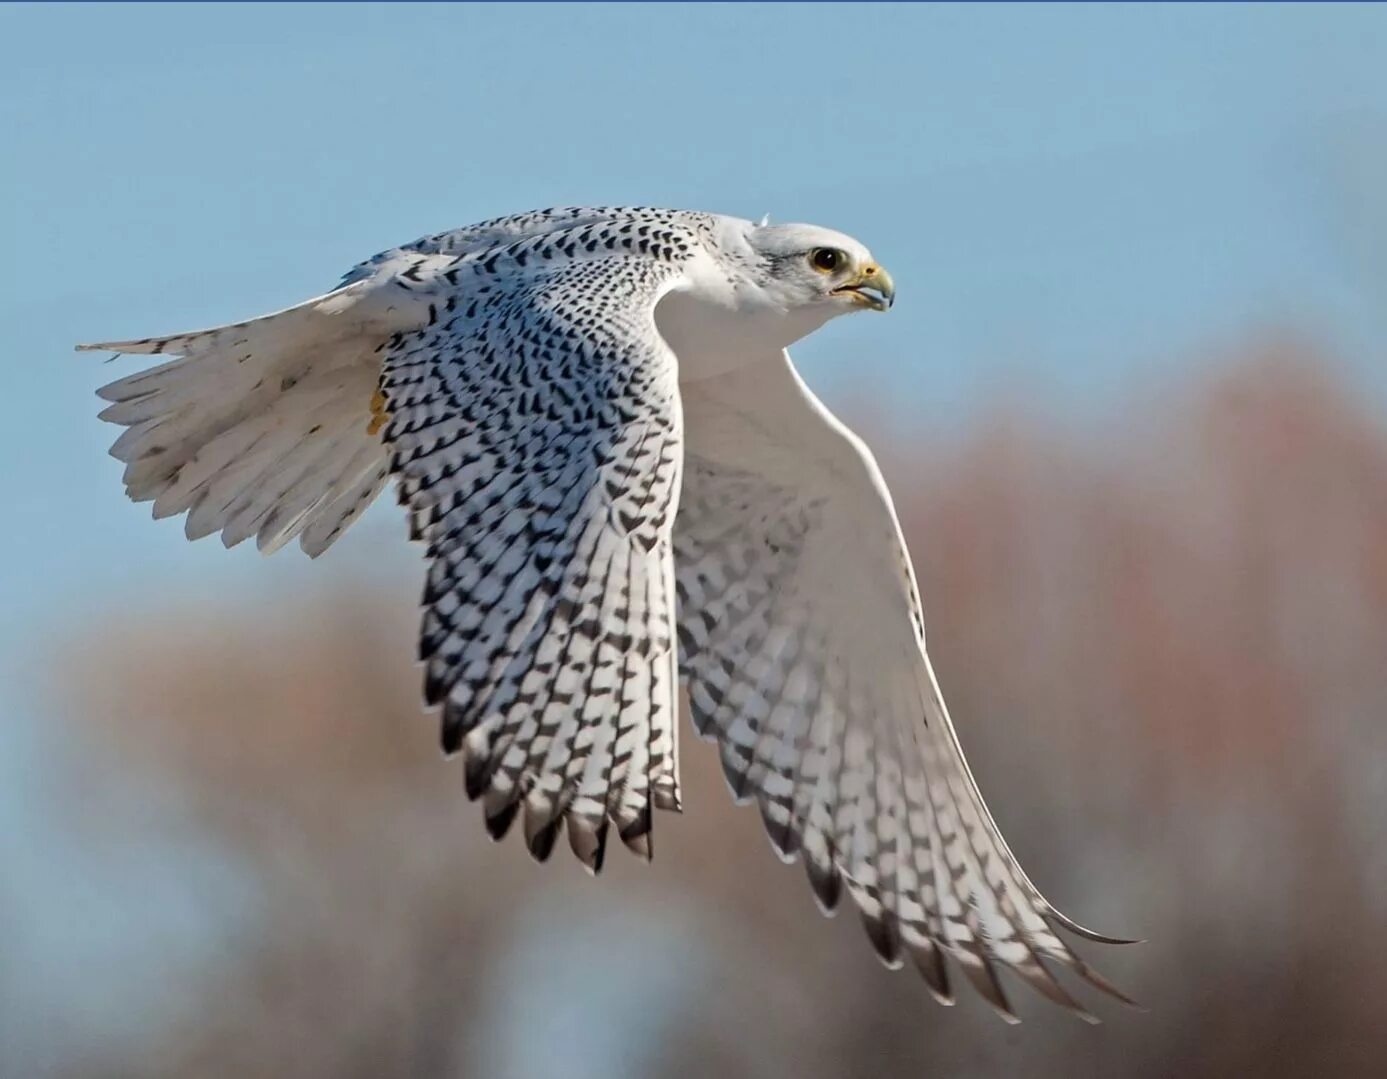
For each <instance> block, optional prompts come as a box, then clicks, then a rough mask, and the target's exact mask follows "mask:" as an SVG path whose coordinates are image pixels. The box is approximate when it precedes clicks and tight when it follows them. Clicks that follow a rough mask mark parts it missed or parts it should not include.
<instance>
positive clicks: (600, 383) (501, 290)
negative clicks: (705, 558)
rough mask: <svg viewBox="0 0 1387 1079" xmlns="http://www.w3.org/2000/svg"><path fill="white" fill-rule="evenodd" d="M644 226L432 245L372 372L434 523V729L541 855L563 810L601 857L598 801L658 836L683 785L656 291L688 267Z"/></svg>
mask: <svg viewBox="0 0 1387 1079" xmlns="http://www.w3.org/2000/svg"><path fill="white" fill-rule="evenodd" d="M608 240H610V241H611V242H610V243H608V242H607V241H608ZM646 243H647V241H646V240H645V239H644V238H643V236H642V235H638V234H636V233H635V232H634V231H633V230H630V229H627V230H626V232H625V233H618V232H617V230H616V228H615V226H613V227H611V228H609V229H607V230H606V231H605V232H603V231H602V226H594V225H592V224H591V223H580V224H579V225H576V226H574V227H572V228H570V229H567V230H559V231H555V232H550V233H547V234H544V235H538V236H535V237H532V238H524V237H522V238H521V239H520V240H518V241H516V242H514V243H512V244H510V245H508V246H506V247H504V248H498V249H496V250H495V251H492V252H490V253H483V254H481V255H476V256H468V257H465V258H463V259H462V260H461V261H460V262H458V263H457V264H455V265H454V264H451V263H448V262H446V261H445V263H444V264H445V265H450V266H451V268H450V269H448V270H447V271H446V272H444V273H443V274H442V275H441V277H439V276H432V277H425V278H423V279H421V280H420V281H419V282H418V286H417V287H418V289H419V291H420V293H421V294H427V295H429V297H430V300H429V303H430V307H429V311H430V315H429V319H428V324H427V325H425V326H423V327H422V328H419V329H417V330H414V331H412V332H408V333H401V334H396V335H395V336H393V337H392V338H391V339H390V340H389V342H388V344H387V346H386V348H385V351H384V357H383V358H384V368H383V374H382V378H381V392H382V394H383V397H384V412H385V414H386V415H387V416H388V421H387V423H386V425H385V426H384V428H383V431H382V435H383V437H384V439H385V442H386V444H387V446H388V447H389V451H390V468H391V470H392V472H393V473H394V474H395V475H396V476H397V478H398V481H399V482H398V490H399V495H400V500H401V502H402V503H404V504H405V505H407V506H408V508H409V510H410V519H411V531H412V533H413V535H414V536H415V538H417V539H421V540H423V541H424V542H426V543H427V545H428V559H429V568H428V578H427V583H426V587H425V594H424V604H425V613H424V619H423V627H422V634H421V642H420V658H421V659H422V660H423V661H424V663H425V665H426V682H425V696H426V699H427V700H428V702H429V703H430V704H439V705H441V706H442V710H443V745H444V748H445V749H446V750H448V751H449V752H458V751H460V752H461V753H462V755H463V758H464V762H465V773H466V781H467V790H468V793H469V795H470V796H472V797H474V798H480V799H481V800H482V803H483V806H484V809H485V813H486V817H487V826H488V828H489V830H490V831H491V833H492V835H493V836H495V837H497V838H499V837H500V836H501V835H503V834H505V832H506V831H507V830H508V828H509V827H510V825H511V823H512V821H513V820H514V819H515V818H516V816H517V815H518V814H520V813H521V812H522V810H523V819H524V831H525V837H526V841H527V843H528V844H529V847H530V849H531V851H532V852H533V853H534V854H535V855H536V857H539V858H544V857H547V856H548V854H549V852H550V850H551V849H552V847H553V845H554V842H555V839H556V837H557V835H558V832H559V831H560V830H561V829H562V826H563V825H564V824H565V823H566V824H567V827H568V835H569V841H570V844H571V846H572V847H573V850H574V852H575V853H576V854H577V855H578V856H579V857H580V858H581V859H582V860H583V862H584V863H585V864H586V865H588V866H589V867H590V868H592V869H593V870H596V869H597V868H599V867H600V865H601V861H602V858H603V852H604V850H605V843H606V836H607V824H608V822H609V821H614V822H615V823H616V826H617V831H618V833H619V835H620V837H621V839H622V840H623V841H624V842H625V843H626V844H627V845H628V846H629V847H631V848H632V849H634V850H636V851H637V852H638V853H641V854H643V855H645V856H646V857H648V856H649V854H650V837H649V831H650V824H651V806H652V804H654V805H655V806H657V807H660V808H677V806H678V799H679V794H678V785H677V780H676V762H675V749H676V747H675V729H674V719H675V714H676V712H675V692H676V685H677V669H676V657H675V651H674V625H673V622H674V580H673V563H672V552H671V539H670V531H671V528H672V525H673V519H674V510H675V505H674V500H675V498H676V497H677V489H678V482H679V470H680V465H681V461H682V445H681V426H680V412H679V401H678V385H677V373H676V365H675V360H674V357H673V354H672V353H671V352H670V351H669V349H668V347H667V346H666V345H665V344H664V343H663V341H662V340H661V339H660V337H659V335H658V334H657V333H656V332H655V324H654V307H655V304H656V302H657V301H658V300H659V298H660V296H661V295H663V293H664V292H665V291H666V290H668V289H669V288H670V287H673V285H674V284H675V283H677V281H678V280H679V276H680V273H681V270H680V269H679V267H678V265H677V264H676V262H675V261H674V260H673V258H672V252H667V253H666V255H665V256H663V257H649V256H648V255H647V254H646V253H645V247H646ZM433 257H434V258H438V257H439V256H433Z"/></svg>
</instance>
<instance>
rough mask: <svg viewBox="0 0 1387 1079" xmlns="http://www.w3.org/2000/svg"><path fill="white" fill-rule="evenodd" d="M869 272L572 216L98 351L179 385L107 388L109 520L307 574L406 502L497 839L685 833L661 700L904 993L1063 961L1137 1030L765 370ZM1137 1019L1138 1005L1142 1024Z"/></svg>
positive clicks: (599, 849) (795, 230)
mask: <svg viewBox="0 0 1387 1079" xmlns="http://www.w3.org/2000/svg"><path fill="white" fill-rule="evenodd" d="M894 296H895V286H894V284H893V282H892V280H891V277H890V275H889V274H888V273H887V272H886V270H884V269H883V268H882V267H881V266H879V265H878V264H877V262H876V261H875V260H874V259H873V258H872V255H871V253H870V252H869V251H868V250H867V249H866V248H865V247H864V246H862V244H860V243H858V242H857V241H855V240H853V239H852V238H850V237H848V236H845V235H843V234H841V233H838V232H834V231H831V230H829V229H824V228H819V227H815V226H808V225H778V224H776V225H773V224H768V223H766V222H764V221H763V222H761V223H753V222H751V221H744V220H741V219H738V218H733V217H725V216H720V215H714V214H706V213H695V212H690V211H680V210H660V209H648V208H581V209H579V208H571V209H558V210H544V211H537V212H532V213H523V214H518V215H516V216H512V217H505V218H500V219H498V220H494V221H489V222H486V223H483V224H480V225H475V226H472V227H469V228H463V229H457V230H454V231H451V232H443V233H439V234H437V235H434V236H428V237H425V238H423V239H421V240H419V241H417V242H415V243H411V244H407V245H405V246H403V247H397V248H393V249H391V250H389V251H385V252H383V253H381V254H379V255H377V256H375V257H374V258H372V259H370V260H368V261H366V262H363V263H361V264H360V265H359V266H357V267H356V268H354V269H353V270H352V271H351V272H350V273H348V274H347V275H346V277H345V278H344V279H343V280H342V282H341V284H340V285H338V287H337V288H335V289H334V290H333V291H331V292H328V293H327V294H325V295H323V296H318V297H316V298H314V299H311V300H308V301H306V302H304V303H301V304H298V305H297V306H294V307H290V308H287V309H285V310H283V311H279V312H276V313H274V314H270V315H265V316H263V317H261V318H256V319H251V320H250V321H248V322H239V323H234V324H231V325H227V326H220V327H216V328H214V329H208V330H201V331H197V332H193V333H184V334H176V335H173V336H169V337H154V338H145V339H141V340H133V341H113V342H106V343H102V344H93V345H81V346H79V348H82V349H102V350H109V351H115V352H119V353H140V354H155V355H162V356H168V357H171V358H170V359H168V360H167V361H165V362H163V363H161V364H160V365H159V366H156V367H153V368H150V369H148V370H145V371H141V372H139V373H136V374H132V375H129V376H128V377H126V378H122V379H120V380H119V381H117V382H113V383H111V384H110V385H108V386H106V387H104V388H103V389H101V390H100V391H99V393H100V395H101V397H103V398H104V399H105V400H106V401H108V402H110V403H109V405H108V407H107V408H106V409H105V410H104V411H103V412H102V413H101V416H102V418H103V419H105V420H109V421H111V422H113V423H117V424H121V425H123V426H124V427H125V428H126V430H125V431H124V432H122V434H121V435H120V437H119V438H118V439H117V440H116V442H115V444H114V445H113V446H112V448H111V453H112V454H113V455H114V456H115V457H116V458H118V459H119V460H121V461H123V462H124V463H125V474H124V479H125V486H126V492H127V494H128V495H129V496H130V497H131V498H132V499H134V500H135V501H139V502H144V501H153V503H154V516H155V517H156V518H158V517H169V516H174V515H178V514H183V515H185V518H186V523H185V530H186V532H187V535H188V537H189V538H190V539H197V538H199V537H202V536H207V535H210V534H212V533H214V532H219V533H220V534H221V538H222V541H223V542H224V543H225V544H226V545H227V546H228V547H230V546H233V545H234V544H237V543H240V542H241V541H243V540H246V539H249V538H250V537H252V536H253V537H255V541H256V544H257V545H258V546H259V548H260V549H261V550H262V551H266V552H269V551H273V550H276V549H277V548H279V547H280V546H282V545H283V544H285V543H287V542H288V541H289V540H291V539H294V538H295V537H297V538H298V541H299V545H300V546H301V547H302V548H303V550H304V551H305V552H306V553H307V554H308V555H310V556H315V557H316V556H317V555H320V554H322V553H323V552H324V551H325V550H327V548H328V547H329V546H331V544H332V543H333V542H334V541H335V540H336V539H337V537H338V536H340V535H341V534H342V533H343V531H344V530H345V529H346V528H347V527H348V526H350V525H351V523H352V522H353V521H355V520H356V519H357V518H358V517H359V516H360V515H361V513H362V512H363V511H364V510H365V509H366V507H367V506H368V505H369V504H370V503H371V502H372V501H373V500H374V499H375V497H376V495H378V494H379V493H380V491H381V490H382V488H383V487H384V486H385V485H386V483H387V481H388V480H389V479H390V478H392V477H393V478H394V480H395V486H396V490H397V493H398V496H399V501H400V503H401V504H402V505H403V506H404V507H405V509H406V510H407V512H408V516H409V527H410V535H411V538H413V539H416V540H419V541H421V542H422V543H424V544H425V545H426V546H427V560H428V569H427V576H426V583H425V585H424V594H423V619H422V626H421V630H420V640H419V658H420V660H421V662H422V664H423V665H424V698H425V701H426V702H427V704H428V705H429V706H433V707H439V708H441V719H442V742H443V748H444V750H445V751H446V752H447V753H449V754H458V755H460V756H461V758H462V764H463V769H464V774H465V778H466V787H467V793H468V795H469V797H471V798H473V799H476V800H480V802H481V805H482V809H483V811H484V815H485V819H486V827H487V829H488V830H489V831H490V833H491V835H492V836H493V837H495V838H498V839H499V838H501V837H502V836H504V835H505V834H506V833H507V831H508V830H509V829H510V828H511V827H512V825H513V824H514V823H515V822H516V821H517V820H518V821H519V822H520V825H521V828H520V830H521V832H523V835H524V840H525V843H526V845H527V846H528V847H529V850H530V852H531V853H532V854H533V855H534V856H535V857H536V858H538V859H540V860H543V859H545V858H547V857H548V856H549V854H550V852H551V851H552V850H553V848H554V846H555V844H556V843H557V841H558V839H559V837H560V835H564V834H566V836H567V841H568V844H569V846H570V847H571V848H572V850H573V853H574V854H575V855H577V857H578V858H579V859H580V860H581V862H582V863H583V864H584V865H585V866H587V868H588V869H589V870H591V871H592V872H594V873H595V872H597V871H598V870H599V869H600V868H601V866H602V861H603V857H604V854H605V851H606V848H607V842H608V836H609V833H610V832H612V831H614V832H615V834H616V836H617V838H619V840H620V841H621V843H623V844H624V845H625V846H627V847H628V848H630V849H631V850H633V851H634V852H636V853H637V854H638V855H640V856H642V857H644V858H649V857H650V855H651V827H652V816H653V813H652V809H654V808H658V809H666V810H678V809H679V808H680V790H679V768H678V730H677V723H676V719H677V715H678V712H679V703H680V693H681V688H682V690H683V692H684V693H685V694H686V700H687V707H688V710H689V712H690V714H691V716H692V719H693V724H694V726H695V728H696V729H697V731H698V732H699V733H700V734H701V735H703V736H704V737H706V738H709V739H713V740H715V741H716V742H717V744H718V746H719V750H720V754H721V759H722V764H723V768H724V771H725V773H726V777H727V781H728V784H729V786H730V787H731V790H732V793H733V795H734V797H735V798H736V799H737V800H739V801H755V802H756V803H757V805H758V806H759V808H760V811H761V815H762V817H763V819H764V822H765V827H766V831H767V833H768V834H769V836H770V840H771V843H772V845H773V847H774V848H775V850H776V851H777V853H779V855H780V856H781V857H782V858H783V859H784V860H786V861H793V860H795V859H796V858H799V859H801V860H802V861H803V863H804V866H805V869H806V870H807V875H808V878H809V883H810V885H811V886H812V889H813V892H814V895H815V896H816V897H817V899H818V902H819V905H820V906H821V907H822V908H823V910H824V911H825V912H830V913H831V912H832V911H833V910H834V909H835V908H836V907H837V906H838V904H839V901H840V897H841V895H842V893H843V892H844V891H846V892H847V894H848V895H849V896H850V898H851V900H852V901H853V902H854V903H855V904H856V905H857V907H858V908H859V909H860V912H861V915H862V919H863V922H864V924H865V926H866V930H867V934H868V936H869V937H870V940H871V943H872V945H873V947H874V948H875V950H876V952H877V954H878V955H879V956H880V957H881V959H882V960H883V961H884V962H885V963H886V964H887V965H888V966H891V967H898V966H901V965H902V964H903V963H904V962H906V961H907V960H909V961H910V962H912V963H913V965H914V966H915V967H916V968H917V969H918V971H919V973H920V974H921V975H922V976H923V978H924V980H925V981H926V983H927V984H928V986H929V988H930V990H931V991H932V992H933V994H934V996H935V997H936V998H937V999H939V1000H940V1001H941V1002H944V1003H951V1002H952V1000H953V996H952V990H951V986H950V971H949V968H948V967H947V966H946V963H945V957H946V956H949V957H952V959H953V960H954V961H955V962H956V963H957V965H958V967H959V969H961V970H962V972H963V974H964V975H965V977H966V978H967V979H968V980H969V981H970V982H971V983H972V984H973V985H974V986H975V987H976V988H977V990H978V991H979V992H980V993H981V994H982V995H983V997H985V998H986V999H987V1001H989V1002H990V1003H991V1004H992V1006H993V1007H994V1008H995V1009H996V1010H997V1011H998V1012H999V1013H1000V1014H1001V1015H1002V1016H1003V1017H1004V1018H1007V1019H1008V1020H1013V1021H1014V1019H1015V1015H1014V1013H1013V1011H1012V1009H1011V1006H1010V1005H1009V1003H1008V1001H1007V998H1006V996H1005V995H1004V993H1003V990H1002V987H1001V984H1000V982H999V980H998V977H997V970H998V968H999V967H1006V968H1009V969H1011V970H1012V971H1014V972H1015V973H1016V974H1017V975H1019V976H1020V977H1021V978H1022V979H1023V980H1024V981H1025V982H1027V983H1028V984H1030V985H1031V986H1033V987H1034V988H1035V989H1037V990H1039V991H1040V992H1041V993H1043V994H1044V995H1045V996H1047V997H1049V998H1050V999H1051V1000H1053V1001H1056V1002H1057V1003H1059V1004H1061V1005H1063V1006H1065V1007H1067V1008H1069V1009H1071V1010H1073V1011H1074V1012H1076V1013H1078V1014H1079V1015H1081V1016H1083V1017H1085V1018H1089V1019H1091V1018H1092V1016H1091V1015H1090V1014H1089V1013H1088V1012H1087V1011H1086V1010H1085V1009H1084V1008H1083V1007H1082V1006H1081V1005H1080V1004H1079V1003H1078V1002H1077V1001H1076V1000H1075V998H1074V997H1073V996H1072V995H1071V994H1070V993H1069V991H1068V990H1066V989H1065V988H1064V987H1062V986H1061V985H1060V983H1059V982H1058V981H1057V980H1056V979H1055V978H1054V976H1053V974H1052V973H1051V971H1050V969H1048V968H1047V966H1046V962H1047V961H1049V962H1050V963H1052V964H1054V965H1056V966H1058V967H1063V968H1067V969H1068V970H1069V971H1071V972H1072V973H1074V974H1076V975H1078V976H1079V977H1080V978H1082V979H1084V980H1086V981H1087V982H1089V983H1090V984H1092V985H1094V986H1097V987H1098V988H1100V989H1102V990H1104V991H1105V992H1107V993H1110V994H1111V995H1113V996H1116V997H1118V998H1119V999H1121V1000H1124V1001H1127V998H1126V997H1125V996H1123V994H1122V993H1121V992H1120V991H1118V990H1117V989H1115V988H1114V987H1113V986H1112V985H1111V984H1110V983H1108V982H1107V981H1106V980H1105V979H1104V978H1103V977H1102V976H1101V975H1099V974H1098V973H1097V972H1096V971H1094V970H1093V969H1092V968H1090V967H1089V966H1088V965H1087V964H1086V963H1085V962H1084V961H1083V960H1082V959H1080V958H1079V957H1078V955H1077V954H1076V953H1075V952H1074V951H1073V950H1072V949H1071V947H1070V946H1069V945H1068V944H1067V943H1066V942H1065V940H1063V939H1062V938H1061V936H1060V934H1059V930H1060V929H1063V930H1066V931H1069V932H1072V933H1074V934H1077V935H1078V936H1081V937H1086V938H1089V939H1091V940H1096V941H1101V942H1105V943H1123V942H1122V941H1119V940H1117V939H1115V938H1111V937H1105V936H1101V935H1100V934H1097V933H1094V932H1092V931H1090V930H1087V929H1084V928H1083V927H1082V926H1080V925H1078V924H1077V923H1075V922H1074V921H1072V920H1071V919H1069V918H1067V917H1065V916H1064V915H1063V914H1061V913H1060V912H1059V911H1058V910H1056V909H1055V908H1054V907H1053V906H1051V905H1050V903H1049V902H1047V901H1046V899H1045V898H1044V897H1043V896H1042V895H1041V894H1040V892H1039V891H1038V890H1037V889H1036V887H1035V886H1034V885H1033V884H1032V883H1031V881H1030V879H1029V878H1028V877H1027V876H1026V874H1025V872H1024V871H1023V870H1022V869H1021V867H1020V865H1019V864H1018V863H1017V861H1016V858H1015V857H1014V856H1013V855H1012V853H1011V851H1010V850H1009V849H1008V847H1007V844H1006V842H1005V840H1004V839H1003V838H1002V836H1001V833H1000V832H999V830H998V828H997V825H996V824H995V822H994V821H993V819H992V816H991V814H990V813H989V812H988V810H987V807H986V805H985V804H984V802H983V800H982V796H981V794H980V793H979V791H978V787H977V784H976V783H975V781H974V779H973V776H972V774H971V772H970V771H969V768H968V765H967V763H966V762H965V760H964V756H963V751H962V749H961V747H960V745H959V741H958V737H957V735H956V734H955V731H954V727H953V724H952V722H951V721H950V719H949V713H948V711H947V709H946V708H945V706H944V701H943V698H942V696H941V695H940V691H939V685H938V682H937V681H936V679H935V675H934V672H933V670H932V669H931V666H930V661H929V657H928V655H927V654H926V651H925V630H924V623H923V620H922V614H921V607H920V598H919V593H918V591H917V588H916V583H915V574H914V570H913V568H912V566H911V563H910V558H909V555H908V553H907V551H906V547H905V543H904V540H903V539H902V536H901V531H900V527H899V524H898V523H897V520H896V515H895V510H894V509H893V507H892V504H891V497H890V494H889V493H888V491H887V489H886V485H885V482H884V481H883V479H882V475H881V472H880V471H879V469H878V467H877V464H876V462H875V460H874V459H873V457H872V454H871V452H870V451H869V450H868V448H867V447H866V445H865V444H864V443H863V442H862V440H861V439H860V438H858V437H857V436H856V435H855V434H853V432H852V431H850V430H849V429H848V428H847V427H846V426H844V425H843V424H842V423H841V422H840V421H839V420H838V419H837V418H836V417H835V416H834V415H833V414H832V413H831V412H829V410H828V409H827V408H825V407H824V405H823V404H822V403H821V402H820V401H819V400H818V398H816V397H815V396H814V394H813V393H812V392H810V390H809V388H808V387H807V386H806V385H805V384H804V382H803V381H802V380H801V379H800V377H799V375H798V373H797V372H796V370H795V368H794V366H793V365H792V364H791V362H790V357H789V354H788V353H787V351H786V349H787V348H788V347H789V346H790V345H792V344H793V343H794V342H796V341H798V340H799V339H801V338H803V337H805V336H806V335H808V334H810V333H812V332H813V331H814V330H816V329H818V328H819V327H820V326H822V325H824V324H825V323H826V322H828V321H829V320H830V319H832V318H835V317H837V316H838V315H844V314H848V313H851V312H854V311H863V310H869V311H884V310H887V309H888V308H889V307H890V306H891V304H892V302H893V299H894ZM1127 1002H1128V1003H1130V1001H1127Z"/></svg>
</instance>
